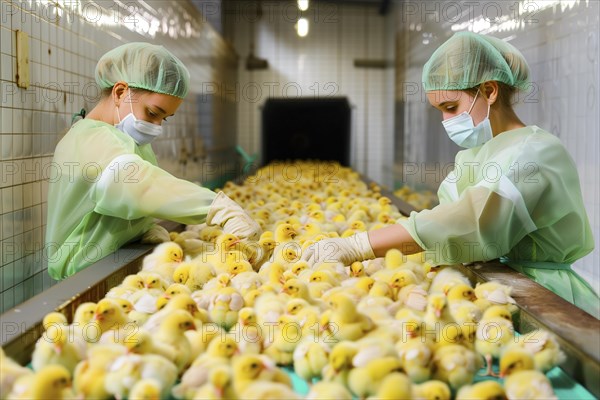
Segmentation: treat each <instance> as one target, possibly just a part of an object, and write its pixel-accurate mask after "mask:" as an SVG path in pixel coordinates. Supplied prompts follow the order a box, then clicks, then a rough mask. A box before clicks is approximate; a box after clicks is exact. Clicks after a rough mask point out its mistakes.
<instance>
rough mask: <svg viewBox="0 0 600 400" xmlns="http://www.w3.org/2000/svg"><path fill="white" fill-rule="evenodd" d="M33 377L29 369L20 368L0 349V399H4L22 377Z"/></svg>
mask: <svg viewBox="0 0 600 400" xmlns="http://www.w3.org/2000/svg"><path fill="white" fill-rule="evenodd" d="M28 375H33V371H32V370H31V369H29V368H26V367H22V366H20V365H19V364H18V363H17V362H16V361H14V360H12V359H11V358H10V357H8V356H6V355H5V354H4V350H3V349H2V348H0V398H2V399H4V398H6V396H7V395H8V394H9V393H10V392H11V391H12V388H13V385H14V384H15V382H16V381H17V380H18V379H19V378H20V377H22V376H28Z"/></svg>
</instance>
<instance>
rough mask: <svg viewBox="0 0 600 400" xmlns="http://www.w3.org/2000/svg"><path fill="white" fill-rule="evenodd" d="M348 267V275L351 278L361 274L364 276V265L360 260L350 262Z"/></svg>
mask: <svg viewBox="0 0 600 400" xmlns="http://www.w3.org/2000/svg"><path fill="white" fill-rule="evenodd" d="M349 269H350V271H349V275H350V276H351V277H353V278H359V277H361V276H366V274H365V266H364V265H363V263H362V262H360V261H355V262H353V263H352V264H350V267H349Z"/></svg>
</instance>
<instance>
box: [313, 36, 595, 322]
mask: <svg viewBox="0 0 600 400" xmlns="http://www.w3.org/2000/svg"><path fill="white" fill-rule="evenodd" d="M422 78H423V85H424V88H425V91H426V92H427V98H428V100H429V102H430V103H431V105H432V106H433V107H435V108H437V109H439V110H440V111H441V113H442V117H443V121H442V124H443V126H444V128H445V130H446V132H447V134H448V136H449V137H450V139H451V140H452V141H454V142H455V143H456V144H457V145H459V146H461V147H463V148H465V149H464V150H462V151H460V152H458V154H457V155H456V160H455V169H454V170H453V172H451V173H450V174H449V175H448V176H447V177H446V179H445V180H444V181H443V182H442V184H441V186H440V188H439V191H438V196H439V198H440V205H439V206H437V207H435V208H433V209H431V210H424V211H421V212H412V213H411V215H410V216H409V218H408V219H406V220H403V221H400V222H399V223H398V224H397V225H394V226H391V227H386V228H383V229H380V230H375V231H372V232H369V233H360V234H357V235H355V236H352V237H349V238H345V239H339V238H338V239H331V240H328V241H321V242H318V243H317V244H316V245H314V246H312V247H311V248H309V249H308V250H307V251H305V252H304V254H303V258H304V259H305V260H308V261H309V262H312V263H315V262H320V261H324V260H325V259H330V260H339V261H342V262H344V263H345V264H349V263H351V262H352V261H355V260H365V259H370V258H374V257H380V256H383V255H385V253H386V251H387V250H389V249H392V248H396V249H400V250H401V251H402V252H404V254H412V253H417V252H422V251H425V253H424V254H425V257H426V258H428V259H430V260H431V261H432V262H433V263H434V264H436V265H439V264H454V263H468V262H473V261H486V260H491V259H496V258H501V260H502V261H504V262H505V263H507V264H508V265H510V266H512V267H513V268H515V269H517V270H518V271H521V272H522V273H524V274H526V275H527V276H529V277H530V278H532V279H534V280H535V281H537V282H538V283H540V284H541V285H543V286H545V287H547V288H548V289H550V290H552V291H554V292H556V293H557V294H559V295H560V296H562V297H563V298H565V299H566V300H568V301H570V302H572V303H574V304H576V305H578V306H579V307H581V308H583V309H585V310H587V311H588V312H590V313H592V314H594V315H598V308H599V299H598V296H597V294H596V293H595V291H594V290H593V289H592V288H591V287H590V285H589V284H588V283H587V282H585V281H584V280H583V279H582V278H581V277H580V276H579V275H577V274H576V273H575V272H574V271H573V270H572V269H571V267H570V264H571V263H573V262H574V261H576V260H578V259H580V258H581V257H583V256H585V255H586V254H588V253H590V252H591V251H592V249H593V248H594V241H593V237H592V232H591V229H590V225H589V221H588V217H587V215H586V212H585V207H584V204H583V200H582V195H581V189H580V186H579V177H578V174H577V169H576V166H575V163H574V162H573V160H572V158H571V157H570V156H569V153H568V152H567V151H566V149H565V148H564V147H563V145H562V144H561V142H560V141H559V139H557V138H556V137H555V136H553V135H552V134H550V133H548V132H546V131H544V130H543V129H541V128H539V127H537V126H535V125H529V126H527V125H525V124H524V123H523V122H522V121H521V120H520V119H519V117H518V116H517V115H516V114H515V112H514V110H513V108H512V103H511V100H512V97H513V94H515V92H516V91H517V90H519V89H525V88H527V87H528V83H529V68H528V66H527V63H526V61H525V59H524V58H523V56H522V54H521V53H520V52H519V51H518V50H517V49H515V48H514V47H513V46H512V45H510V44H509V43H506V42H504V41H502V40H499V39H497V38H493V37H489V36H483V35H479V34H475V33H470V32H461V33H457V34H455V35H453V36H452V37H451V38H450V39H449V40H448V41H446V42H445V43H444V44H442V45H441V46H440V47H439V48H438V49H437V50H436V51H435V52H434V53H433V55H432V56H431V58H430V59H429V61H428V62H427V63H426V64H425V66H424V69H423V76H422ZM332 241H333V243H335V246H332ZM333 248H335V249H336V251H335V252H333V251H332V249H333Z"/></svg>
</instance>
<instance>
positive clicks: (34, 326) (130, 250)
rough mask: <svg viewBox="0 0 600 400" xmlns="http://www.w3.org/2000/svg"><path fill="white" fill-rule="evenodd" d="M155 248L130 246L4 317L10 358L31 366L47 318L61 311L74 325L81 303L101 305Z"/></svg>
mask: <svg viewBox="0 0 600 400" xmlns="http://www.w3.org/2000/svg"><path fill="white" fill-rule="evenodd" d="M160 225H162V226H163V227H165V228H166V229H167V230H169V231H174V230H181V225H180V224H177V223H174V222H168V221H162V222H160ZM153 248H154V245H149V244H141V243H137V242H136V243H131V244H128V245H126V246H124V247H122V248H120V249H119V250H117V251H116V252H114V253H112V254H110V255H109V256H107V257H104V258H103V259H101V260H99V261H98V262H96V263H94V264H93V265H90V266H89V267H87V268H85V269H84V270H82V271H80V272H78V273H77V274H75V275H73V276H70V277H69V278H67V279H64V280H62V281H60V282H59V283H57V284H55V285H54V286H51V287H50V288H48V289H47V290H45V291H44V292H42V293H40V294H38V295H37V296H34V297H32V298H30V299H29V300H27V301H25V302H24V303H22V304H19V305H17V306H16V307H14V308H12V309H10V310H8V311H6V312H5V313H3V314H2V315H0V320H1V321H2V323H1V326H2V334H1V337H0V343H1V345H2V349H3V350H4V352H5V353H6V355H8V356H9V357H11V358H13V359H14V360H16V361H17V362H19V363H21V364H22V365H26V364H27V363H29V361H30V360H31V354H32V353H33V349H34V346H35V343H36V342H37V340H38V339H39V338H40V337H41V336H42V334H43V332H44V329H43V327H42V320H43V318H44V316H45V315H46V314H48V313H50V312H52V311H59V312H61V313H63V314H64V315H65V316H66V317H67V319H68V320H69V321H71V320H72V318H73V314H74V313H75V310H76V309H77V307H78V306H79V305H80V304H81V303H84V302H87V301H91V302H97V301H98V300H99V299H101V298H102V297H104V295H105V294H106V293H107V292H108V291H109V290H110V289H111V288H112V287H114V286H117V285H119V284H120V283H121V282H122V281H123V279H124V278H125V277H126V276H127V275H129V274H135V273H137V272H138V271H139V270H140V269H141V265H142V260H143V258H144V257H145V256H146V255H148V254H149V253H150V252H151V251H152V249H153Z"/></svg>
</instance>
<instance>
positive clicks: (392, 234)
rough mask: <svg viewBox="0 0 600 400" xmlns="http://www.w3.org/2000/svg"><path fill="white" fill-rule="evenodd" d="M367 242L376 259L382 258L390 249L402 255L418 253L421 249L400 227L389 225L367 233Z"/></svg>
mask: <svg viewBox="0 0 600 400" xmlns="http://www.w3.org/2000/svg"><path fill="white" fill-rule="evenodd" d="M369 241H370V242H371V247H372V248H373V253H375V256H376V257H383V256H385V253H386V252H387V251H388V250H390V249H398V250H400V251H401V252H402V253H403V254H414V253H420V252H421V251H423V249H422V248H421V247H420V246H419V245H418V244H417V242H415V240H414V239H413V238H412V236H410V234H409V233H408V231H407V230H406V229H405V228H404V227H403V226H402V225H391V226H387V227H385V228H381V229H377V230H374V231H370V232H369Z"/></svg>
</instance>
